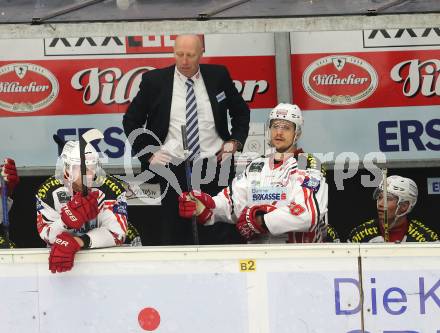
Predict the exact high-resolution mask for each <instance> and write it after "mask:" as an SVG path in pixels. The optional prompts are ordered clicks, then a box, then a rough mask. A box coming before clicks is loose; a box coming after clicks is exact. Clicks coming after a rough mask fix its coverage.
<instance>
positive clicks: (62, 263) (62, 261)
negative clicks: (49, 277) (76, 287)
mask: <svg viewBox="0 0 440 333" xmlns="http://www.w3.org/2000/svg"><path fill="white" fill-rule="evenodd" d="M80 249H81V247H80V246H79V244H78V242H77V241H76V240H75V239H74V238H73V236H72V235H71V234H69V233H67V232H63V233H61V234H59V235H58V236H57V238H56V239H55V242H54V243H53V244H52V248H51V250H50V255H49V270H50V271H51V272H52V273H56V272H58V273H61V272H66V271H70V270H71V269H72V267H73V262H74V260H75V254H76V252H78V251H79V250H80Z"/></svg>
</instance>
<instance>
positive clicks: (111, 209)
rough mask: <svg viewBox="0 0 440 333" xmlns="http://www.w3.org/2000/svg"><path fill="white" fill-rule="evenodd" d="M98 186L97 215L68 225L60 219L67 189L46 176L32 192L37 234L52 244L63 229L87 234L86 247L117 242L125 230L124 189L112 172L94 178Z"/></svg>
mask: <svg viewBox="0 0 440 333" xmlns="http://www.w3.org/2000/svg"><path fill="white" fill-rule="evenodd" d="M96 183H97V184H99V185H98V186H96V187H94V188H93V189H92V191H98V192H99V196H98V216H97V217H96V219H93V220H91V221H89V222H87V223H86V224H85V225H84V226H82V227H81V228H80V229H69V228H67V226H66V225H65V224H64V223H63V221H62V220H61V208H63V207H64V206H65V205H66V204H67V203H68V202H69V201H70V199H71V194H70V192H69V189H68V188H67V187H65V186H64V184H63V183H62V182H61V181H60V180H59V179H57V178H55V177H50V178H49V179H47V180H46V181H45V182H44V183H43V184H42V185H41V186H40V187H39V189H38V191H37V193H36V200H37V230H38V233H39V235H40V237H41V238H42V239H43V240H44V241H45V242H46V243H47V244H52V243H53V242H54V241H55V238H56V237H57V235H59V234H60V233H62V232H64V231H67V232H69V233H71V234H72V235H74V236H81V235H83V234H87V235H88V236H89V237H90V247H91V248H99V247H108V246H115V245H120V244H122V243H123V242H124V240H125V237H126V233H127V201H126V198H125V189H124V187H123V186H122V184H121V183H120V182H119V180H117V179H116V178H114V177H112V176H106V177H101V178H100V179H97V180H96Z"/></svg>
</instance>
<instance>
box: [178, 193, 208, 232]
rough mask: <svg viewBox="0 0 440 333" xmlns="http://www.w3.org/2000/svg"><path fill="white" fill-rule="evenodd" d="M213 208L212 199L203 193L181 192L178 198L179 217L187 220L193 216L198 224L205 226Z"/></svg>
mask: <svg viewBox="0 0 440 333" xmlns="http://www.w3.org/2000/svg"><path fill="white" fill-rule="evenodd" d="M214 208H215V202H214V200H213V199H212V197H211V196H210V195H209V194H206V193H203V192H197V191H191V192H183V193H182V195H181V196H180V197H179V215H180V216H181V217H183V218H187V219H189V218H191V217H192V216H193V215H194V214H195V215H196V216H197V222H198V223H200V224H205V223H206V221H208V220H209V219H210V218H211V216H212V210H213V209H214Z"/></svg>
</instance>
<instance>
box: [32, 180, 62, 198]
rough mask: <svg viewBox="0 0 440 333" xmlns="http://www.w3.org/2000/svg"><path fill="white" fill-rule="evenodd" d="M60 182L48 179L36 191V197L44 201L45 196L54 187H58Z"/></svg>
mask: <svg viewBox="0 0 440 333" xmlns="http://www.w3.org/2000/svg"><path fill="white" fill-rule="evenodd" d="M60 185H61V182H60V181H59V180H58V179H55V178H50V179H49V180H48V181H46V182H45V183H44V184H43V185H41V186H40V188H39V189H38V193H37V196H38V198H40V199H44V198H46V196H47V193H48V192H49V191H50V190H51V189H52V188H54V187H56V186H60Z"/></svg>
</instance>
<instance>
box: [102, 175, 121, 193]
mask: <svg viewBox="0 0 440 333" xmlns="http://www.w3.org/2000/svg"><path fill="white" fill-rule="evenodd" d="M103 184H104V185H106V186H107V187H108V188H109V189H110V190H112V192H114V193H115V194H116V195H120V194H121V193H122V192H123V190H122V189H121V187H120V186H119V184H118V183H116V182H115V181H113V180H112V179H111V178H105V179H104V182H103Z"/></svg>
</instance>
